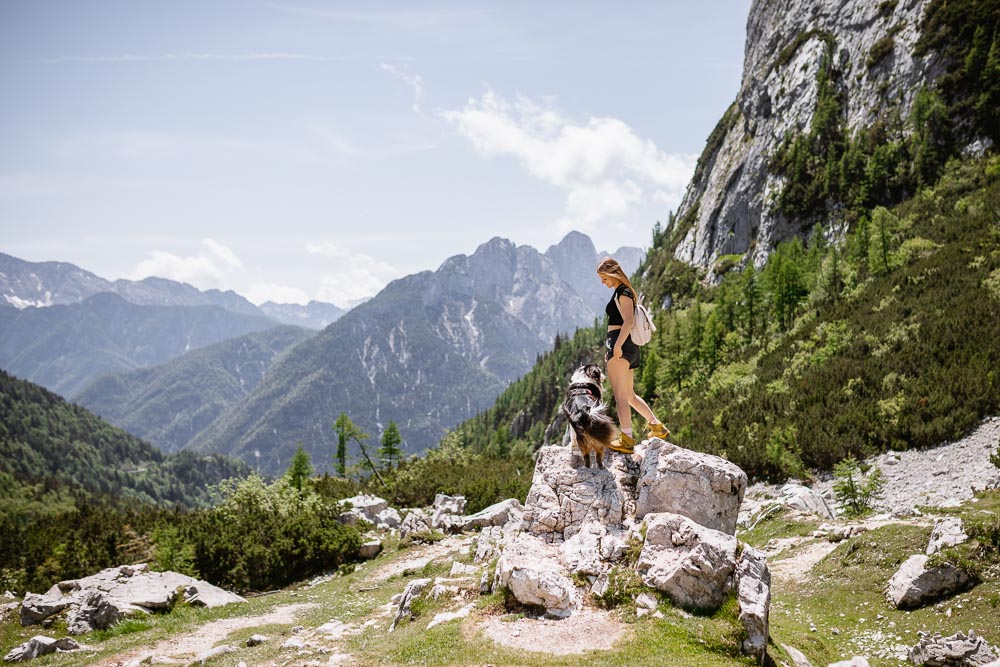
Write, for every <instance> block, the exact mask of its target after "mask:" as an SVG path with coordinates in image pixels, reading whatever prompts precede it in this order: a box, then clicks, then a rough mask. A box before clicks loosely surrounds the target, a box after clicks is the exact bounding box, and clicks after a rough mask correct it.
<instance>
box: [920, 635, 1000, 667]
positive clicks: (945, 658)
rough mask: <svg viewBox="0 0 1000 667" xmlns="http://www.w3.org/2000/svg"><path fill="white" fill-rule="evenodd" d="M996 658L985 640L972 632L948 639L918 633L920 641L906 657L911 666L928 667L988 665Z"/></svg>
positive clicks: (995, 654) (994, 652)
mask: <svg viewBox="0 0 1000 667" xmlns="http://www.w3.org/2000/svg"><path fill="white" fill-rule="evenodd" d="M997 657H998V656H997V653H996V651H994V650H993V649H992V648H991V647H990V645H989V644H987V643H986V640H984V639H983V638H982V637H979V636H977V635H976V633H975V632H973V631H972V630H970V631H969V634H968V635H966V634H965V633H963V632H959V633H957V634H954V635H952V636H950V637H942V636H941V634H940V633H934V634H933V635H931V634H929V633H920V641H919V642H917V644H916V645H915V646H913V647H912V648H910V652H909V655H908V658H909V660H910V662H912V663H913V664H915V665H927V666H928V667H967V666H968V667H972V666H974V665H988V664H990V663H992V662H993V661H995V660H996V659H997Z"/></svg>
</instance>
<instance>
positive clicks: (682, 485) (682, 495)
mask: <svg viewBox="0 0 1000 667" xmlns="http://www.w3.org/2000/svg"><path fill="white" fill-rule="evenodd" d="M746 486H747V475H746V473H745V472H743V471H742V470H740V468H739V466H736V465H735V464H733V463H730V462H729V461H727V460H725V459H723V458H721V457H718V456H712V455H711V454H702V453H700V452H693V451H691V450H688V449H683V448H682V447H677V446H676V445H672V444H670V443H668V442H665V441H663V440H660V439H658V438H652V439H650V440H649V444H648V446H647V448H646V451H645V455H644V457H643V460H642V463H641V465H640V467H639V484H638V492H639V495H638V499H637V501H636V509H635V514H636V518H637V519H642V518H644V517H645V516H646V515H648V514H653V513H664V512H667V513H672V514H680V515H681V516H686V517H688V518H689V519H691V520H692V521H694V522H695V523H698V524H701V525H702V526H705V527H707V528H712V529H714V530H719V531H722V532H724V533H728V534H729V535H734V534H735V533H736V519H737V516H738V515H739V511H740V503H741V502H742V501H743V493H744V491H745V490H746Z"/></svg>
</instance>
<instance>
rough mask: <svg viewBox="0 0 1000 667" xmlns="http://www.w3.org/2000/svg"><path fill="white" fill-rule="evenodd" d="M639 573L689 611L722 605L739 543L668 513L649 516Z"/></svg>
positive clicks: (684, 518)
mask: <svg viewBox="0 0 1000 667" xmlns="http://www.w3.org/2000/svg"><path fill="white" fill-rule="evenodd" d="M645 526H646V541H645V543H644V544H643V547H642V552H641V553H640V554H639V562H638V564H637V568H638V571H639V575H640V576H641V577H642V580H643V582H645V584H646V585H647V586H651V587H653V588H656V589H658V590H661V591H663V592H664V593H666V594H667V595H668V596H669V597H670V599H671V600H673V602H674V603H675V604H677V605H679V606H681V607H684V608H686V609H693V610H702V609H714V608H716V607H718V606H719V605H720V604H722V599H723V597H724V595H725V592H726V584H727V581H728V580H729V578H730V576H732V574H733V570H734V569H735V567H736V538H735V537H733V536H732V535H727V534H726V533H723V532H721V531H718V530H714V529H712V528H707V527H705V526H701V525H698V524H697V523H695V522H694V521H692V520H691V519H688V518H687V517H684V516H681V515H679V514H671V513H667V512H663V513H655V514H649V515H647V516H646V521H645Z"/></svg>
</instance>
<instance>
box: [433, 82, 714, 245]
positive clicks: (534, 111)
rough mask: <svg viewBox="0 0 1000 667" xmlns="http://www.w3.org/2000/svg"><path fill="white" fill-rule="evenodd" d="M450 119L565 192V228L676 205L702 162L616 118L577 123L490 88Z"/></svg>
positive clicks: (478, 143) (488, 148)
mask: <svg viewBox="0 0 1000 667" xmlns="http://www.w3.org/2000/svg"><path fill="white" fill-rule="evenodd" d="M443 117H444V118H445V120H447V121H448V122H449V123H451V124H452V125H454V126H455V128H456V129H457V130H458V131H459V133H460V134H461V135H462V136H464V137H465V138H467V139H468V140H469V141H471V142H472V145H473V147H474V148H475V149H476V151H477V152H479V153H480V154H481V155H483V156H485V157H500V156H510V157H513V158H515V159H516V160H517V161H518V162H519V163H520V165H521V167H522V168H523V169H524V170H525V171H527V172H528V173H529V174H531V175H532V176H534V177H535V178H538V179H540V180H541V181H543V182H545V183H549V184H551V185H553V186H556V187H558V188H560V189H561V190H563V191H564V192H565V193H566V212H565V216H564V218H563V219H561V220H559V221H558V226H559V227H560V228H562V229H569V228H582V229H584V230H588V231H589V230H593V229H594V228H595V226H596V225H597V223H598V222H602V221H607V220H608V219H609V218H615V217H622V216H625V215H627V214H628V213H629V212H630V211H632V210H633V209H635V208H636V207H637V206H639V205H641V204H644V203H648V202H650V201H655V202H658V203H668V204H674V205H676V204H677V203H679V202H680V200H681V197H683V195H684V189H685V188H686V187H687V183H688V181H689V180H690V178H691V175H692V173H693V172H694V165H695V162H696V160H697V156H695V155H684V154H671V153H665V152H664V151H662V150H660V149H659V148H658V147H657V146H656V144H654V143H653V142H652V141H650V140H648V139H642V138H641V137H639V136H638V135H636V133H635V132H634V131H633V130H632V129H631V128H630V127H629V126H628V125H626V124H625V123H624V122H622V121H620V120H618V119H616V118H596V117H590V118H588V119H586V121H584V122H574V121H573V120H571V119H567V118H565V117H564V116H563V115H562V114H560V113H559V112H558V111H557V110H555V109H554V108H553V106H552V104H551V102H549V101H543V102H536V101H533V100H530V99H527V98H524V97H518V98H517V99H516V100H515V101H514V102H508V101H506V100H504V99H503V98H501V97H500V96H498V95H497V94H496V93H494V92H493V91H492V90H489V89H488V90H487V91H486V92H485V93H484V94H483V96H482V97H481V98H480V99H478V100H477V99H470V100H469V101H468V102H467V103H466V105H465V107H464V108H462V109H459V110H456V111H445V112H444V113H443Z"/></svg>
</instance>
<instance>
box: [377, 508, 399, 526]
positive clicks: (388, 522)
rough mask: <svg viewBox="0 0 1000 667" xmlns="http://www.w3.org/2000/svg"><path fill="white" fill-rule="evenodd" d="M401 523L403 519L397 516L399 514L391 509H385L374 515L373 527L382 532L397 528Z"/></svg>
mask: <svg viewBox="0 0 1000 667" xmlns="http://www.w3.org/2000/svg"><path fill="white" fill-rule="evenodd" d="M401 523H403V517H401V516H399V512H397V511H396V510H395V509H393V508H391V507H387V508H386V509H384V510H382V511H381V512H379V513H378V514H376V515H375V525H376V526H377V527H378V528H381V529H382V530H385V529H389V528H399V526H400V524H401Z"/></svg>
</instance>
